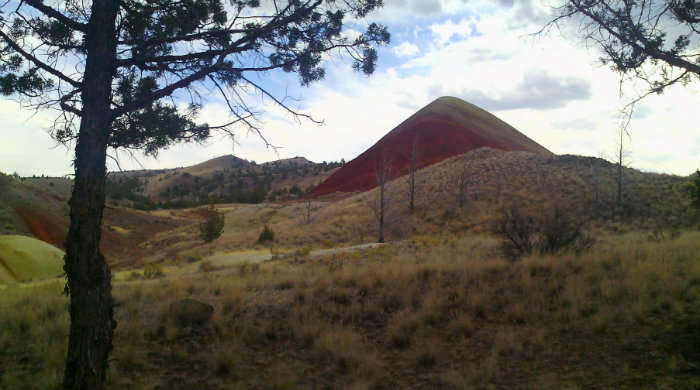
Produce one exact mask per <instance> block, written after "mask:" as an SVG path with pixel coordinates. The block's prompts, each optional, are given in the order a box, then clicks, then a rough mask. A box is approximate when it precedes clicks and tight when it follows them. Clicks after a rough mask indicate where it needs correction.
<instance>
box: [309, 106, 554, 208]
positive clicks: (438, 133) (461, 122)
mask: <svg viewBox="0 0 700 390" xmlns="http://www.w3.org/2000/svg"><path fill="white" fill-rule="evenodd" d="M414 143H415V154H414V153H413V150H414ZM482 147H489V148H493V149H500V150H504V151H525V152H533V153H538V154H551V152H550V151H548V150H547V149H545V148H544V147H542V146H541V145H539V144H538V143H537V142H535V141H533V140H531V139H530V138H528V137H527V136H525V135H524V134H523V133H521V132H519V131H518V130H516V129H515V128H513V127H512V126H510V125H509V124H507V123H506V122H504V121H502V120H500V119H498V118H497V117H496V116H494V115H492V114H490V113H489V112H487V111H485V110H482V109H481V108H479V107H477V106H475V105H473V104H470V103H467V102H465V101H464V100H461V99H459V98H455V97H448V96H445V97H441V98H438V99H436V100H435V101H433V102H432V103H430V104H428V105H427V106H425V107H424V108H422V109H421V110H419V111H418V112H416V113H415V114H413V115H412V116H411V117H409V118H408V119H406V120H405V121H404V122H402V123H401V124H400V125H398V126H397V127H395V128H394V129H393V130H391V131H390V132H389V133H388V134H386V135H385V136H384V137H382V138H381V139H380V140H379V141H377V143H375V144H374V145H373V146H372V147H370V148H369V149H367V150H366V151H365V152H364V153H362V154H360V155H359V156H358V157H357V158H355V159H354V160H352V161H350V162H348V163H347V164H346V165H345V166H343V167H342V168H340V169H338V170H337V171H336V172H335V173H333V174H332V175H331V176H329V177H328V179H326V180H325V181H324V182H322V183H321V184H320V185H318V186H317V187H316V188H314V190H313V191H312V196H324V195H328V194H332V193H334V192H355V191H367V190H370V189H372V188H374V187H376V186H377V180H376V176H377V175H376V172H377V171H378V169H379V166H381V165H382V164H385V165H386V168H387V171H388V173H389V175H390V176H391V177H392V178H395V177H399V176H401V175H404V174H406V173H407V167H408V166H409V162H410V161H411V156H413V155H414V156H415V159H416V169H420V168H423V167H426V166H428V165H432V164H435V163H437V162H440V161H442V160H445V159H447V158H450V157H453V156H456V155H459V154H463V153H466V152H468V151H470V150H474V149H478V148H482Z"/></svg>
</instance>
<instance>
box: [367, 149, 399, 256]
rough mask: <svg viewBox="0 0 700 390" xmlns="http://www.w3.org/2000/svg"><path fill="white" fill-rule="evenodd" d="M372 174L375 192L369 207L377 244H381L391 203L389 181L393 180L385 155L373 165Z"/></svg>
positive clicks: (389, 163) (389, 164) (388, 161)
mask: <svg viewBox="0 0 700 390" xmlns="http://www.w3.org/2000/svg"><path fill="white" fill-rule="evenodd" d="M374 172H375V177H376V179H377V190H376V191H377V192H376V195H375V197H374V200H373V201H372V204H371V206H372V211H373V212H374V217H375V218H376V220H377V234H378V237H377V242H379V243H383V242H384V238H385V232H386V225H387V224H388V222H389V219H388V216H387V214H388V210H389V207H390V205H391V203H392V197H391V194H390V192H389V190H390V188H389V187H390V183H391V181H392V180H393V179H394V174H393V169H392V167H391V161H390V160H389V159H388V158H387V157H386V153H382V157H381V159H380V161H379V162H378V163H375V168H374Z"/></svg>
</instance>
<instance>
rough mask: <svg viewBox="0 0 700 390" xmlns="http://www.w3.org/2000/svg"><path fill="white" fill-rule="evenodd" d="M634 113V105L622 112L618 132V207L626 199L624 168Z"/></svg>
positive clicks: (627, 156) (616, 153) (616, 161)
mask: <svg viewBox="0 0 700 390" xmlns="http://www.w3.org/2000/svg"><path fill="white" fill-rule="evenodd" d="M633 112H634V104H631V105H629V106H626V107H625V108H624V109H623V110H622V111H621V112H620V124H619V126H618V131H617V137H616V143H617V148H616V152H615V165H617V174H616V175H615V184H616V185H617V202H616V203H617V206H621V205H622V201H623V198H624V193H623V192H624V189H623V187H624V185H625V179H624V177H623V173H624V171H623V168H624V167H625V166H626V165H627V163H628V160H629V149H628V147H627V145H628V143H629V141H630V139H631V137H630V134H629V128H630V122H631V119H632V114H633Z"/></svg>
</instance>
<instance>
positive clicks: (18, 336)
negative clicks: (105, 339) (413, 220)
mask: <svg viewBox="0 0 700 390" xmlns="http://www.w3.org/2000/svg"><path fill="white" fill-rule="evenodd" d="M496 246H497V243H496V242H495V241H494V239H492V238H489V237H486V236H479V235H470V236H466V237H463V238H460V239H455V238H450V239H447V240H444V241H440V240H437V239H435V238H432V237H413V238H412V239H410V240H407V241H404V242H401V243H394V244H388V245H385V246H380V247H370V248H362V249H359V250H355V251H339V252H333V251H330V252H325V253H314V252H309V251H308V250H298V251H296V252H289V253H287V254H281V255H279V256H276V258H275V259H271V260H267V261H263V262H260V263H255V262H233V263H225V262H224V263H222V264H218V265H217V264H214V263H206V264H199V265H198V269H197V270H196V271H195V273H193V274H187V275H184V274H183V275H178V274H174V273H173V272H172V271H171V270H169V269H163V270H159V272H150V273H149V275H148V276H149V277H151V278H150V279H147V278H144V277H143V276H142V275H143V274H142V273H140V272H141V271H140V270H134V271H130V272H131V273H132V276H133V277H125V278H124V279H122V278H117V279H115V286H114V294H115V296H116V299H117V301H118V303H119V306H118V307H117V308H116V317H117V321H118V322H119V325H118V328H117V330H116V334H115V339H114V348H115V349H114V352H113V357H114V360H113V361H112V363H111V366H110V371H109V377H108V384H107V386H108V387H109V388H115V389H117V388H159V389H166V388H167V389H171V388H175V389H188V388H279V389H284V388H294V389H297V388H309V389H325V388H349V389H362V388H418V389H428V388H440V389H443V388H448V389H449V388H453V389H461V388H536V389H546V388H557V389H562V388H571V389H577V388H616V389H624V388H630V389H631V388H634V389H640V388H654V389H657V388H684V389H685V388H693V387H697V384H698V383H700V233H698V232H686V233H684V234H682V235H681V236H680V237H679V238H676V239H673V240H667V241H663V242H651V241H649V240H648V239H647V237H646V236H645V235H642V234H638V233H630V234H624V235H613V236H608V237H606V238H605V239H604V240H599V241H598V242H597V243H596V244H595V246H594V247H593V248H592V249H591V250H590V251H588V252H585V253H582V254H562V255H553V256H530V257H525V258H523V259H521V260H519V261H516V262H510V261H506V260H503V259H501V258H500V257H499V256H498V255H497V254H496V251H495V248H496ZM144 271H145V270H144ZM161 272H164V273H165V275H161V276H158V274H159V273H161ZM126 276H129V275H126ZM137 276H141V277H140V278H137ZM127 279H129V280H127ZM61 293H62V284H61V282H60V281H56V282H54V283H49V284H45V285H41V286H35V287H26V288H19V287H10V288H7V289H4V290H0V388H3V389H16V388H53V387H56V386H58V384H59V383H60V380H61V375H62V370H63V366H62V364H63V359H64V357H65V352H66V350H65V348H66V344H67V340H66V338H67V336H66V335H67V329H68V315H67V313H66V311H65V308H66V305H67V299H66V298H65V296H63V295H62V294H61ZM183 298H192V299H195V300H198V301H201V302H204V303H207V304H210V305H212V306H213V307H214V314H213V317H212V318H211V319H209V320H208V321H206V322H205V323H203V324H198V325H192V324H183V323H182V322H181V321H180V319H178V318H177V316H176V315H175V314H174V313H173V310H172V304H173V303H176V302H178V301H179V300H181V299H183Z"/></svg>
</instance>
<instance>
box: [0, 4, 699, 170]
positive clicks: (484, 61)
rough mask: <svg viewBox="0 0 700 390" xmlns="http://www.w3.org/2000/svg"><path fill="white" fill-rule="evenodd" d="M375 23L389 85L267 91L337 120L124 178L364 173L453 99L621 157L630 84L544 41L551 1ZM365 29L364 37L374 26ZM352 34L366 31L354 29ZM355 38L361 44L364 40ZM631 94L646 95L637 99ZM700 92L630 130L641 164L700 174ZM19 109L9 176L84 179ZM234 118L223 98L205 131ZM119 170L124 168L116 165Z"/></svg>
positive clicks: (648, 104)
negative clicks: (199, 167)
mask: <svg viewBox="0 0 700 390" xmlns="http://www.w3.org/2000/svg"><path fill="white" fill-rule="evenodd" d="M386 3H387V5H386V6H385V8H384V9H382V10H380V11H379V12H377V13H375V14H373V15H371V16H370V17H369V19H368V21H376V22H380V23H382V24H384V25H387V26H388V27H389V30H390V32H391V33H392V43H391V45H390V46H388V47H384V48H382V49H381V50H380V52H379V54H380V59H379V66H378V68H377V71H376V72H375V74H374V75H373V76H371V77H369V78H368V77H366V76H364V75H362V74H359V73H355V72H352V70H351V69H350V65H351V61H350V60H348V59H343V58H336V59H335V60H334V61H331V62H329V63H328V64H327V66H326V71H327V74H326V79H325V80H324V81H322V82H320V83H316V84H314V85H312V86H311V87H308V88H301V87H299V86H298V83H297V78H296V77H295V76H294V75H288V74H271V75H268V76H266V77H265V78H262V79H260V81H261V82H262V83H265V85H267V86H275V89H276V90H279V91H285V90H286V91H287V92H288V94H289V95H290V96H293V97H297V98H300V99H301V100H300V101H299V102H298V103H296V102H295V103H293V104H292V105H293V106H294V107H298V108H299V109H300V110H301V111H303V112H307V113H309V114H311V115H312V116H313V117H314V118H316V119H319V120H323V121H324V125H323V126H318V125H316V124H314V123H312V122H309V121H303V120H302V121H301V122H300V123H297V121H295V120H294V118H292V117H290V116H289V115H288V114H285V113H284V112H283V111H282V110H280V109H279V108H278V107H275V106H274V105H273V104H271V102H270V101H269V100H268V99H262V100H260V99H257V102H258V108H260V109H262V110H264V111H265V113H266V114H265V117H264V127H263V134H264V136H265V137H266V139H267V140H268V141H269V142H270V143H272V144H273V145H275V146H278V147H279V148H278V149H277V151H274V150H272V149H270V148H266V146H265V144H264V142H262V141H261V140H260V138H259V137H258V136H257V135H255V134H248V133H247V132H246V131H245V130H244V129H241V130H240V131H238V132H237V144H235V145H234V143H233V142H232V141H231V140H230V139H229V138H227V137H224V136H215V137H213V138H212V139H211V141H210V142H209V143H208V145H207V146H205V147H201V146H196V145H182V146H177V147H173V148H171V149H169V150H166V151H163V152H162V153H161V154H160V156H159V158H158V159H153V158H150V157H143V156H138V155H137V156H136V159H133V158H130V157H129V156H127V155H126V154H123V153H120V154H119V155H118V156H117V157H118V158H119V160H120V165H121V167H122V168H123V169H138V168H140V167H142V166H143V167H146V168H170V167H178V166H187V165H192V164H196V163H198V162H202V161H204V160H207V159H210V158H213V157H216V156H221V155H224V154H232V153H233V154H235V155H237V156H239V157H242V158H246V159H249V160H256V161H258V162H262V161H269V160H275V159H277V158H286V157H294V156H304V157H306V158H308V159H310V160H312V161H324V160H340V159H341V158H344V159H345V160H350V159H352V158H354V157H356V156H357V155H359V154H360V153H361V152H363V151H364V150H365V149H367V148H368V147H370V146H371V145H372V144H373V143H374V142H376V141H377V140H378V139H379V138H381V137H382V136H383V135H384V134H386V133H387V132H389V131H390V130H391V129H392V128H393V127H394V126H396V125H398V124H399V123H400V122H401V121H403V120H404V119H406V118H407V117H408V116H410V115H411V114H412V113H414V112H415V111H417V110H418V109H420V108H421V107H423V106H425V105H426V104H428V103H430V102H431V101H433V100H434V99H436V98H438V97H440V96H443V95H451V96H456V97H459V98H462V99H464V100H466V101H469V102H471V103H473V104H476V105H478V106H480V107H482V108H484V109H486V110H488V111H490V112H491V113H493V114H495V115H496V116H498V117H499V118H501V119H503V120H504V121H506V122H508V123H509V124H511V125H512V126H514V127H515V128H516V129H518V130H520V131H521V132H523V133H524V134H525V135H527V136H528V137H530V138H532V139H534V140H535V141H537V142H538V143H540V144H542V145H543V146H545V147H546V148H548V149H549V150H551V151H553V152H555V153H558V154H579V155H589V156H603V157H609V158H612V156H613V155H614V150H615V148H616V142H615V138H616V137H615V134H616V131H617V128H618V123H619V115H618V113H619V109H620V108H621V107H622V106H623V105H624V103H626V102H627V99H628V98H622V99H621V98H620V95H619V92H620V87H619V84H618V80H619V78H618V76H617V75H616V74H615V73H614V72H612V71H610V70H609V69H608V68H607V67H605V66H602V65H601V64H600V63H599V61H598V60H597V59H598V57H599V54H598V53H597V52H596V51H595V49H593V48H590V49H587V48H585V47H584V45H582V44H581V42H579V41H578V40H577V39H576V38H575V36H574V35H573V33H572V32H571V31H567V30H566V29H564V31H563V32H564V34H566V38H568V40H567V39H566V38H564V37H562V36H561V34H559V33H558V32H552V33H551V34H549V36H544V37H537V38H533V37H532V36H530V35H529V34H531V33H533V32H536V31H538V30H539V29H540V28H541V27H542V25H543V24H544V23H545V22H546V21H547V20H548V15H549V12H550V8H549V5H548V4H549V2H548V1H543V2H540V1H538V0H491V1H480V0H393V1H392V0H386ZM366 22H367V21H361V22H359V25H357V26H356V28H357V29H358V30H360V27H361V24H362V23H366ZM350 27H351V28H352V27H353V25H350ZM351 33H352V32H351ZM623 90H624V91H625V92H626V93H627V95H628V96H634V93H635V86H634V85H632V84H629V83H627V84H625V85H624V88H623ZM698 97H700V83H697V82H696V83H694V84H690V85H688V86H686V87H682V86H678V87H673V88H671V89H669V90H668V91H666V92H665V93H664V94H663V95H661V96H650V97H648V98H646V99H645V100H643V101H642V103H641V104H639V105H638V108H637V114H636V115H635V117H634V119H633V120H632V124H631V127H630V135H631V140H630V143H629V144H628V147H627V148H628V150H629V151H630V158H629V164H630V165H631V166H632V167H635V168H638V169H642V170H646V171H656V172H666V173H674V174H680V175H688V174H690V173H692V172H693V171H694V170H695V169H697V168H698V167H700V115H697V111H698V108H700V107H699V106H698V102H699V101H700V99H698ZM31 114H32V113H31V112H28V111H26V110H23V109H21V108H20V107H19V105H18V104H17V103H15V102H12V101H8V100H2V101H0V122H2V124H1V125H2V130H0V134H1V135H2V136H1V138H0V141H2V142H0V171H3V172H15V171H16V172H19V173H20V174H21V175H32V174H50V175H62V174H66V173H70V172H71V171H72V169H71V166H70V162H71V160H72V151H71V150H68V149H66V148H64V147H61V146H59V147H54V145H53V142H52V141H51V138H50V137H49V135H48V134H47V133H46V131H45V129H46V128H48V127H49V125H50V124H51V122H52V120H53V118H54V117H55V116H56V112H41V113H38V114H36V115H34V116H33V117H32V116H31ZM227 118H228V114H227V109H226V107H225V106H224V105H223V104H222V102H220V101H217V99H216V98H212V99H211V100H210V101H209V103H208V104H206V105H205V107H204V108H203V110H202V113H201V115H200V119H201V120H206V121H207V122H209V123H212V124H215V123H217V122H223V121H225V120H226V119H227ZM109 164H110V165H109V169H116V165H115V164H114V163H113V162H111V161H110V163H109Z"/></svg>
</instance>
